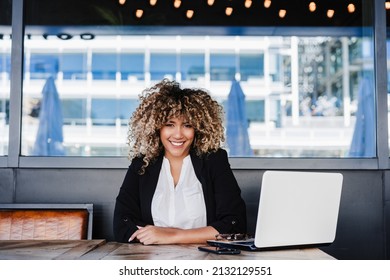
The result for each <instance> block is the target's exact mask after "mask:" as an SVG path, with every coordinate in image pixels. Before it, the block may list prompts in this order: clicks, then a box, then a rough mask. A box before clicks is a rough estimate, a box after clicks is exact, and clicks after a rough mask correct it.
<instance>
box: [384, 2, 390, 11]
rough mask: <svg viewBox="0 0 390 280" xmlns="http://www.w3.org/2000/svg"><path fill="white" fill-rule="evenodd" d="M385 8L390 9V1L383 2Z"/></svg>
mask: <svg viewBox="0 0 390 280" xmlns="http://www.w3.org/2000/svg"><path fill="white" fill-rule="evenodd" d="M385 8H386V10H390V1H386V2H385Z"/></svg>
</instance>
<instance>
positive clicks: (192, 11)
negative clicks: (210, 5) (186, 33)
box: [186, 10, 194, 19]
mask: <svg viewBox="0 0 390 280" xmlns="http://www.w3.org/2000/svg"><path fill="white" fill-rule="evenodd" d="M193 16H194V10H187V12H186V17H187V18H189V19H191V18H192V17H193Z"/></svg>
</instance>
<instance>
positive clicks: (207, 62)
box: [0, 0, 376, 158]
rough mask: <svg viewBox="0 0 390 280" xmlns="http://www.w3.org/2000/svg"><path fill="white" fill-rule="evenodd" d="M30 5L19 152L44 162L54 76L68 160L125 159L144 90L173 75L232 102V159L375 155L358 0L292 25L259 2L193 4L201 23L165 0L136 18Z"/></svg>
mask: <svg viewBox="0 0 390 280" xmlns="http://www.w3.org/2000/svg"><path fill="white" fill-rule="evenodd" d="M27 2H28V3H26V22H27V26H26V35H27V36H26V40H25V45H24V53H25V62H24V63H25V68H24V69H25V75H24V84H23V86H24V88H23V106H24V107H23V124H22V135H23V139H22V154H23V155H39V154H37V153H35V152H34V146H35V145H36V142H37V139H38V138H37V135H38V134H39V133H38V131H39V127H40V126H41V122H42V121H41V120H40V119H39V118H40V116H42V114H41V113H40V112H42V110H43V107H42V106H43V105H42V104H43V100H44V98H43V96H44V95H43V94H42V91H43V89H44V85H45V83H46V82H47V81H48V78H49V77H50V76H51V77H53V78H54V84H55V86H56V91H57V92H58V98H59V100H60V102H59V103H60V106H58V107H59V108H61V109H58V110H55V113H56V114H57V113H58V112H60V113H61V114H58V118H62V135H63V140H62V142H61V141H59V142H60V146H61V145H62V146H63V155H67V156H70V155H82V156H95V155H96V156H99V155H111V156H113V155H122V156H124V155H126V154H127V151H126V135H127V122H128V119H129V117H130V116H131V113H132V112H133V111H134V109H135V108H136V106H137V104H138V103H137V102H138V101H137V100H138V95H139V94H140V93H141V92H142V90H143V89H144V88H146V87H149V86H152V85H153V84H154V83H156V82H158V81H160V80H161V79H163V78H165V77H168V78H170V79H176V80H177V81H179V82H180V83H181V84H182V86H183V87H201V88H207V89H208V90H209V91H210V92H211V94H212V95H213V96H214V97H215V98H216V99H217V100H218V101H219V102H220V103H221V104H222V105H223V106H224V109H225V113H226V119H225V126H226V128H227V149H228V151H229V155H230V156H244V157H321V158H322V157H327V158H330V157H335V158H349V157H365V158H371V157H375V155H376V146H375V135H376V132H375V129H376V128H375V123H376V122H375V102H374V101H375V91H374V88H375V87H374V84H373V83H374V79H373V78H374V73H373V65H374V63H373V34H372V22H371V13H372V10H371V9H372V7H373V5H372V4H373V2H372V1H368V0H367V1H363V2H359V4H356V6H355V11H354V12H352V13H347V11H346V9H345V7H344V6H342V3H341V2H340V3H339V2H337V3H339V4H337V5H336V6H334V7H333V8H334V9H335V14H334V15H333V16H332V17H331V16H329V15H327V14H326V13H325V12H324V11H323V10H322V9H321V10H320V9H318V10H316V11H314V12H310V11H309V9H308V8H307V5H306V4H305V5H304V6H301V7H294V9H292V8H291V9H290V8H288V7H287V8H288V10H287V15H286V16H285V17H284V18H280V17H279V16H278V15H275V16H271V14H267V13H268V11H270V10H267V9H265V8H264V7H263V6H262V5H261V6H262V7H261V9H262V12H263V13H264V14H267V15H269V16H267V17H265V16H264V17H259V16H258V14H257V13H255V9H254V7H255V6H256V5H260V4H253V5H252V8H250V9H245V11H246V16H245V17H235V18H233V16H232V17H227V16H226V14H225V13H221V14H217V13H215V14H212V13H211V10H210V9H211V8H208V6H207V5H197V6H196V7H197V9H199V11H197V10H196V11H195V17H194V19H193V21H189V19H188V18H186V17H183V16H182V15H181V16H178V14H177V10H176V9H168V8H167V9H166V10H164V12H163V9H162V7H163V6H164V5H168V4H165V2H162V1H159V2H158V3H159V5H161V6H156V9H145V10H144V16H143V17H141V18H138V19H137V18H136V17H135V16H134V14H131V13H129V11H131V10H132V9H133V11H135V8H136V7H135V6H136V4H134V3H133V2H132V3H130V1H126V4H125V5H122V6H121V5H119V4H118V3H115V4H113V3H111V4H107V5H106V6H105V5H100V4H101V3H100V2H99V3H100V4H96V5H95V6H94V8H91V7H90V6H88V5H89V4H90V3H91V2H90V1H82V2H83V3H81V2H80V1H79V2H80V3H79V2H77V3H79V4H80V5H79V6H78V7H79V9H77V11H76V10H75V11H73V10H69V9H65V7H66V6H69V5H71V3H76V2H73V0H70V2H69V1H57V2H56V5H47V4H48V3H49V1H46V0H42V1H27ZM112 2H114V1H112ZM274 2H275V1H273V2H272V5H274V6H273V7H274V8H278V7H276V6H277V5H279V4H280V3H279V2H275V3H274ZM45 3H46V5H45ZM88 3H89V4H88ZM96 3H97V2H96ZM254 3H255V2H254ZM294 3H295V5H298V2H294ZM302 3H303V2H302ZM326 3H327V2H326ZM237 5H238V4H237ZM280 5H281V4H280ZM302 5H303V4H302ZM157 7H160V8H161V9H157ZM200 9H204V10H202V11H200ZM34 11H40V12H39V18H38V16H37V15H38V13H35V12H34ZM234 11H235V12H237V13H239V12H240V9H235V10H234ZM198 12H201V14H202V17H196V15H197V14H198ZM241 12H242V11H241ZM130 14H131V16H129V15H130ZM233 14H234V13H233ZM65 15H66V16H65ZM80 15H83V16H82V17H80ZM81 18H82V19H83V20H82V22H80V21H81V20H80V19H81ZM244 18H245V20H244ZM363 18H364V21H363ZM76 19H78V20H80V21H78V20H76ZM233 19H234V20H233ZM363 22H364V24H363ZM153 25H155V26H158V28H154V27H152V28H151V27H150V26H153ZM37 26H38V27H39V26H40V27H42V28H37ZM102 26H103V27H104V28H102ZM188 27H195V28H194V29H187V28H188ZM199 27H201V28H199ZM275 27H277V28H275ZM0 42H1V41H0ZM1 43H2V42H1ZM5 60H6V58H5ZM6 64H7V63H5V65H6ZM3 65H4V58H3ZM3 68H4V66H3ZM3 68H2V69H3ZM234 79H237V81H238V82H239V84H238V85H239V88H241V90H242V92H243V94H244V97H245V102H244V104H245V111H244V113H243V115H244V118H243V119H242V120H241V121H240V123H239V124H234V125H233V127H234V126H242V127H243V128H244V130H243V131H244V134H245V133H247V136H248V137H247V138H248V141H247V142H248V143H249V149H248V150H247V151H246V152H245V153H239V152H236V151H234V145H233V144H231V143H233V142H231V141H234V138H233V137H234V134H231V133H230V134H229V129H228V128H229V126H230V124H231V122H228V116H229V111H230V112H232V111H233V110H232V109H231V108H230V106H231V105H230V103H229V93H230V92H231V91H232V92H233V93H237V88H235V87H233V85H234V83H233V82H232V81H233V80H234ZM235 85H237V84H235ZM232 104H233V105H235V103H232ZM3 107H4V106H3ZM54 116H56V115H54V113H53V114H52V115H50V117H51V118H53V119H55V118H57V117H54ZM244 138H245V137H244ZM232 139H233V140H232ZM46 142H47V143H46V145H49V144H48V143H52V142H53V139H51V138H49V139H46ZM248 143H246V144H248ZM244 144H245V143H241V144H239V145H237V146H240V145H244Z"/></svg>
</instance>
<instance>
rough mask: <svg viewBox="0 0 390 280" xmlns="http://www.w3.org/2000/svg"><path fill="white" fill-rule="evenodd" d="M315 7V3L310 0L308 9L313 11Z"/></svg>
mask: <svg viewBox="0 0 390 280" xmlns="http://www.w3.org/2000/svg"><path fill="white" fill-rule="evenodd" d="M316 9H317V5H316V3H315V2H310V4H309V11H310V12H314V11H315V10H316Z"/></svg>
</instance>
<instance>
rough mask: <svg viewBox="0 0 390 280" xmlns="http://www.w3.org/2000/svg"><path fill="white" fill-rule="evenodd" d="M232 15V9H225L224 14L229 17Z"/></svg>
mask: <svg viewBox="0 0 390 280" xmlns="http://www.w3.org/2000/svg"><path fill="white" fill-rule="evenodd" d="M232 13H233V8H232V7H226V10H225V14H226V15H227V16H228V17H229V16H231V15H232Z"/></svg>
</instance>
